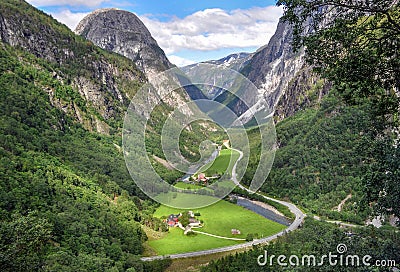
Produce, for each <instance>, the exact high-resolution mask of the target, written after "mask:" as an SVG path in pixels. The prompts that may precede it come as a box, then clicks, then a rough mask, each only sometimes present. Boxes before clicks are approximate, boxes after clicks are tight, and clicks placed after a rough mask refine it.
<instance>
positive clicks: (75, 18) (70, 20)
mask: <svg viewBox="0 0 400 272" xmlns="http://www.w3.org/2000/svg"><path fill="white" fill-rule="evenodd" d="M88 14H89V13H83V12H80V13H72V12H71V11H70V10H63V11H61V12H57V13H51V15H52V16H53V17H54V18H55V19H56V20H58V21H59V22H61V23H63V24H66V25H67V26H68V27H69V28H70V29H71V30H75V28H76V26H77V25H78V23H79V22H80V21H81V20H82V19H83V18H84V17H85V16H86V15H88Z"/></svg>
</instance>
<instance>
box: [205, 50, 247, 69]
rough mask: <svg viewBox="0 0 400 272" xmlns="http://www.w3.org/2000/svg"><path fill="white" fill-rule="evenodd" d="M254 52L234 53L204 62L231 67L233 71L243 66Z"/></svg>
mask: <svg viewBox="0 0 400 272" xmlns="http://www.w3.org/2000/svg"><path fill="white" fill-rule="evenodd" d="M253 55H254V54H250V53H244V52H242V53H235V54H230V55H228V56H226V57H224V58H222V59H219V60H209V61H206V62H205V63H209V64H214V65H218V66H221V67H226V68H229V69H233V70H235V71H240V70H241V69H242V68H243V67H244V66H246V65H247V63H248V61H249V60H250V59H251V58H252V57H253Z"/></svg>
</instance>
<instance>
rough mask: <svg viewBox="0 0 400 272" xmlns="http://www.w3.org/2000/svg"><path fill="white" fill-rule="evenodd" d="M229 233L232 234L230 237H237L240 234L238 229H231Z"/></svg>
mask: <svg viewBox="0 0 400 272" xmlns="http://www.w3.org/2000/svg"><path fill="white" fill-rule="evenodd" d="M231 233H232V235H239V234H240V230H238V229H231Z"/></svg>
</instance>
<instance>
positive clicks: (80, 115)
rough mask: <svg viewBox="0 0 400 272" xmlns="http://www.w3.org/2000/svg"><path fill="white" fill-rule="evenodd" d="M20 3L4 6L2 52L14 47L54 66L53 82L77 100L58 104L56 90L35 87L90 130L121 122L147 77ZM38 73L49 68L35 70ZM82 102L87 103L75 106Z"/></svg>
mask: <svg viewBox="0 0 400 272" xmlns="http://www.w3.org/2000/svg"><path fill="white" fill-rule="evenodd" d="M17 2H18V4H17V5H7V4H6V7H7V8H5V9H1V10H0V46H5V45H7V46H11V47H15V48H16V49H17V50H22V51H25V52H29V53H31V54H33V55H34V56H36V57H38V58H40V59H43V61H44V62H48V63H49V64H51V65H52V67H53V68H52V74H51V77H53V79H54V80H56V81H58V82H60V84H61V85H62V86H63V87H65V88H67V89H69V90H70V92H71V93H74V98H71V97H68V95H65V96H66V97H62V98H59V97H57V96H56V95H55V93H56V92H57V90H55V88H54V87H53V86H47V85H43V86H42V85H41V83H40V82H36V85H38V86H40V87H42V89H43V91H44V92H46V93H47V94H48V95H49V99H50V102H51V103H52V105H53V106H54V107H57V108H59V109H61V110H62V111H63V112H65V113H66V114H68V115H70V116H71V117H72V118H73V119H75V120H76V121H77V122H80V123H82V125H83V126H84V127H85V128H86V129H88V130H93V131H98V132H100V133H108V130H109V129H108V128H109V125H108V124H107V122H108V121H109V120H113V119H116V118H120V116H121V113H122V112H123V110H124V107H126V105H127V104H128V103H129V101H130V98H131V96H132V94H133V93H134V92H135V91H136V88H137V87H135V86H134V85H135V84H143V83H144V82H145V78H144V76H143V74H142V73H141V72H140V71H139V70H137V69H136V68H135V65H134V63H133V62H130V61H129V62H127V61H126V60H125V59H124V58H122V57H118V58H114V57H112V58H111V56H110V55H106V54H102V53H101V50H100V49H99V48H97V47H95V46H94V45H93V44H92V43H90V42H87V41H85V40H84V39H82V38H81V37H79V36H77V35H75V34H74V33H72V32H71V31H70V30H69V29H68V28H67V27H66V26H64V25H62V24H60V23H58V22H57V21H55V20H54V19H52V18H51V17H50V16H48V15H46V14H44V13H43V12H41V11H38V10H36V9H34V8H33V7H31V6H30V5H28V4H27V3H25V2H24V1H20V2H19V1H15V3H17ZM15 3H13V4H15ZM25 10H28V11H29V12H30V13H28V12H24V11H25ZM31 14H34V16H32V15H31ZM129 63H131V64H129ZM35 69H38V70H40V71H46V70H48V69H49V68H48V67H41V64H35ZM127 82H131V83H135V84H127ZM78 98H81V99H82V100H83V101H84V102H85V103H83V104H82V103H81V104H79V105H78V104H76V103H75V102H73V101H74V99H78Z"/></svg>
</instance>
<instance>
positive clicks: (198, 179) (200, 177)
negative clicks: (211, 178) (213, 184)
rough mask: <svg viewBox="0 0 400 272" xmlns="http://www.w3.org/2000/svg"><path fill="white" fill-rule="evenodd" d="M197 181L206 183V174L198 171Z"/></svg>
mask: <svg viewBox="0 0 400 272" xmlns="http://www.w3.org/2000/svg"><path fill="white" fill-rule="evenodd" d="M197 181H199V182H203V183H207V181H208V178H207V177H206V174H204V173H200V174H199V175H198V177H197Z"/></svg>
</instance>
